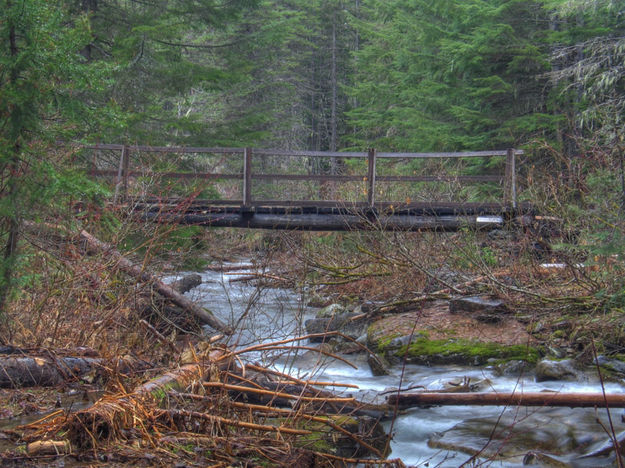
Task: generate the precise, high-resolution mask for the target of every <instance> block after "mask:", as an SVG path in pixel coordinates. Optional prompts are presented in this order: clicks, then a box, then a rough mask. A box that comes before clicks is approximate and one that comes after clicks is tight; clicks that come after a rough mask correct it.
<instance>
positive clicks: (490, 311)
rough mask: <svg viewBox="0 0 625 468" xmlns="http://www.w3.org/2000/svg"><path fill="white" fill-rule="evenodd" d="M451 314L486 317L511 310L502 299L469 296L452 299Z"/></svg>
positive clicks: (450, 304)
mask: <svg viewBox="0 0 625 468" xmlns="http://www.w3.org/2000/svg"><path fill="white" fill-rule="evenodd" d="M449 312H450V313H452V314H460V313H479V314H480V315H482V316H485V315H499V314H502V313H507V312H509V309H508V307H506V305H505V304H504V302H503V301H502V300H500V299H496V298H491V297H487V296H468V297H456V298H454V299H451V300H450V301H449Z"/></svg>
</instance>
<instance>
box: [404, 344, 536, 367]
mask: <svg viewBox="0 0 625 468" xmlns="http://www.w3.org/2000/svg"><path fill="white" fill-rule="evenodd" d="M395 354H396V355H397V356H399V357H404V356H406V355H407V357H408V358H409V360H411V361H413V362H432V363H434V362H439V363H444V362H449V363H451V362H467V363H471V364H485V363H486V362H487V361H488V360H489V359H498V360H500V361H509V360H523V361H527V362H530V363H535V362H537V361H538V358H539V353H538V351H537V350H536V349H534V348H531V347H529V346H525V345H512V346H505V345H501V344H498V343H484V342H480V341H470V340H462V339H455V340H428V339H426V338H418V339H417V340H415V341H414V342H413V343H411V344H410V345H409V346H402V347H401V348H400V349H399V350H398V351H397V352H396V353H395Z"/></svg>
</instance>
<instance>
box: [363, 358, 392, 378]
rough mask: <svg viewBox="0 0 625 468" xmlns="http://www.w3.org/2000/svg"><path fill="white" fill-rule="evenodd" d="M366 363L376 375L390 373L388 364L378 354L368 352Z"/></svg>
mask: <svg viewBox="0 0 625 468" xmlns="http://www.w3.org/2000/svg"><path fill="white" fill-rule="evenodd" d="M367 364H369V368H370V369H371V373H372V374H373V375H375V376H376V377H377V376H379V375H390V372H389V367H390V364H389V363H388V362H387V360H386V359H385V358H384V357H383V356H379V355H377V354H369V356H367Z"/></svg>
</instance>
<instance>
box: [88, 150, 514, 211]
mask: <svg viewBox="0 0 625 468" xmlns="http://www.w3.org/2000/svg"><path fill="white" fill-rule="evenodd" d="M86 149H91V150H93V159H92V164H91V169H90V174H91V175H92V176H94V177H99V176H100V177H101V176H108V177H113V178H114V179H115V187H116V188H115V198H116V199H117V198H120V197H126V196H127V195H128V194H129V186H130V180H131V179H132V178H134V177H141V176H145V175H146V170H145V168H143V169H137V170H135V169H132V166H131V159H132V158H133V155H135V154H143V153H147V154H150V153H161V154H176V155H188V154H202V153H206V154H211V155H227V156H229V157H230V158H231V157H232V156H235V158H240V160H239V161H240V162H239V164H238V167H237V168H236V169H234V171H233V172H221V171H213V170H211V171H194V172H183V171H172V170H161V171H158V170H154V171H153V175H155V176H158V177H160V178H164V179H179V180H183V179H187V180H188V179H197V180H214V181H216V180H235V181H241V182H239V184H240V192H239V193H240V195H241V198H240V199H236V200H235V199H221V200H218V202H219V203H222V204H226V203H232V204H240V205H242V206H243V207H250V208H251V207H254V206H256V205H261V204H276V203H281V202H287V201H288V200H261V199H256V198H255V197H254V194H253V188H254V186H255V183H260V182H261V181H299V182H304V181H312V182H317V183H321V184H324V183H332V182H359V183H361V184H362V183H364V192H365V195H366V202H365V203H366V205H368V206H369V207H371V208H373V207H375V206H376V204H378V200H377V199H376V189H377V187H378V185H379V184H380V183H389V182H394V183H405V182H413V183H418V182H426V183H427V182H457V183H460V184H465V183H492V182H495V183H498V184H501V185H502V186H503V200H502V203H503V204H504V205H506V206H509V207H511V208H512V209H515V208H516V207H517V171H516V156H517V155H520V154H523V151H522V150H518V149H512V148H510V149H507V150H491V151H465V152H444V153H389V152H378V151H376V150H375V149H373V148H372V149H369V150H368V151H366V152H326V151H324V152H319V151H289V150H270V149H255V148H210V147H169V146H165V147H159V146H144V145H120V144H97V145H92V146H87V147H86ZM102 151H107V152H113V153H119V156H118V158H113V159H110V160H109V162H108V165H106V166H105V167H103V166H102V164H100V163H99V159H100V157H101V152H102ZM263 157H273V158H308V160H310V159H315V158H331V159H332V160H333V161H336V160H341V159H347V158H350V159H363V160H365V161H366V164H365V165H361V169H364V167H366V173H361V174H338V173H334V174H332V173H331V174H318V173H317V174H315V173H305V174H302V173H298V174H293V173H276V172H265V171H263V170H260V169H258V168H256V169H254V168H253V162H254V161H255V159H256V158H258V159H260V158H263ZM464 158H505V159H504V161H505V162H504V172H503V173H502V174H501V173H500V174H486V175H458V174H448V173H436V174H433V175H431V174H430V175H425V174H423V175H420V174H412V175H392V174H382V173H381V172H380V171H379V170H378V163H379V162H381V161H382V160H390V161H393V160H398V159H404V160H432V159H464ZM229 162H230V163H232V160H231V159H229ZM144 164H145V163H144ZM299 166H300V167H301V164H300V165H299ZM148 172H149V171H148ZM310 202H311V203H313V202H312V201H310ZM302 203H305V201H302ZM337 203H338V202H337Z"/></svg>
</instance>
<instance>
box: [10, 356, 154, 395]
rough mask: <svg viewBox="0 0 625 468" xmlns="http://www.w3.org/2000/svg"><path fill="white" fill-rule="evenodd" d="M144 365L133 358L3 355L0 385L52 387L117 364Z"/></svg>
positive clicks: (124, 366)
mask: <svg viewBox="0 0 625 468" xmlns="http://www.w3.org/2000/svg"><path fill="white" fill-rule="evenodd" d="M138 367H145V366H141V365H140V363H139V362H137V361H136V360H134V359H118V360H108V359H102V358H93V357H76V356H53V355H49V356H45V357H42V356H19V357H14V356H7V357H0V388H22V387H53V386H55V385H60V384H61V383H65V382H71V381H75V380H78V379H80V378H81V377H83V376H85V375H87V374H89V373H90V372H92V371H99V370H107V369H111V368H115V369H116V370H118V371H119V372H121V373H126V372H128V371H133V370H135V369H136V368H138Z"/></svg>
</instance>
